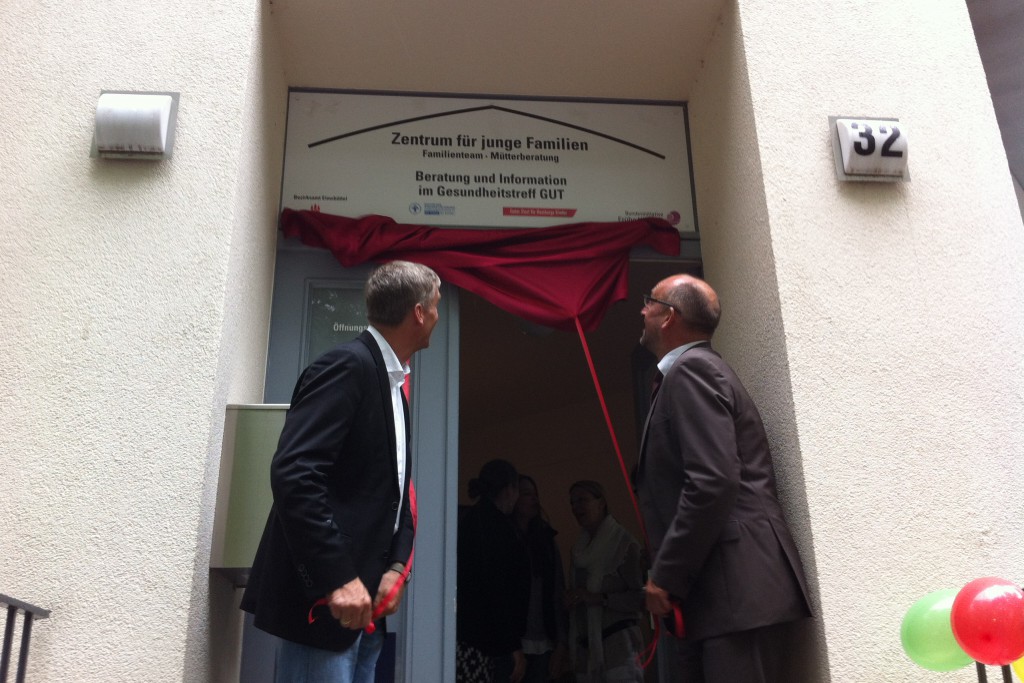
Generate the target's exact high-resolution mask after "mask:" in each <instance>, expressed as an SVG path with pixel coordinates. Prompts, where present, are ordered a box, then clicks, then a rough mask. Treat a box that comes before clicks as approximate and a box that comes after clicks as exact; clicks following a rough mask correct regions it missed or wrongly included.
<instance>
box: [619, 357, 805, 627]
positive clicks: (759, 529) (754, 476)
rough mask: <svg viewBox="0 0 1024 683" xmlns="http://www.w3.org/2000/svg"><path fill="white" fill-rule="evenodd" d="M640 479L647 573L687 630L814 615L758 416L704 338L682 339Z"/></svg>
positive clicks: (658, 401) (651, 427) (659, 399)
mask: <svg viewBox="0 0 1024 683" xmlns="http://www.w3.org/2000/svg"><path fill="white" fill-rule="evenodd" d="M636 486H637V493H638V494H639V501H640V508H641V510H642V512H643V516H644V522H645V524H646V525H647V532H648V536H649V538H650V541H651V545H652V548H651V551H652V554H653V562H652V568H651V578H652V579H653V581H654V583H656V584H657V585H659V586H661V587H662V588H665V589H666V590H668V591H669V593H671V594H672V595H673V596H675V597H676V598H677V599H679V600H680V601H681V603H682V607H683V618H684V620H685V624H686V636H687V638H692V639H695V640H702V639H704V638H709V637H713V636H719V635H723V634H727V633H736V632H739V631H745V630H747V629H751V628H757V627H760V626H767V625H770V624H777V623H783V622H786V621H793V620H795V619H799V618H801V617H804V616H809V615H810V600H809V599H808V593H807V583H806V579H805V578H804V573H803V568H802V566H801V563H800V557H799V555H798V553H797V549H796V545H795V544H794V543H793V538H792V536H791V535H790V533H789V528H788V527H787V525H786V520H785V518H784V517H783V514H782V508H781V506H780V505H779V500H778V495H777V492H776V486H775V473H774V470H773V467H772V458H771V453H770V452H769V450H768V439H767V437H766V435H765V431H764V426H763V425H762V423H761V416H760V414H759V413H758V410H757V407H756V406H755V405H754V403H753V401H752V400H751V399H750V396H749V395H747V392H746V390H745V389H744V388H743V385H742V384H741V383H740V380H739V378H738V377H736V374H735V373H734V372H733V371H732V368H730V367H729V365H728V364H726V362H725V361H724V360H722V357H721V356H719V355H718V354H717V353H716V352H715V351H713V350H712V349H711V347H710V345H709V344H707V343H702V344H700V345H698V346H695V347H693V348H690V349H688V350H687V351H686V352H685V353H683V354H682V355H681V356H680V357H679V358H678V359H677V360H676V362H675V363H674V364H673V365H672V367H671V369H670V370H669V371H668V373H667V374H666V376H665V378H664V380H663V381H662V384H661V388H660V390H659V391H658V394H657V395H656V396H655V397H654V401H653V403H652V405H651V410H650V414H649V415H648V421H647V425H646V427H645V430H644V435H643V441H642V443H641V446H640V460H639V462H638V465H637V470H636Z"/></svg>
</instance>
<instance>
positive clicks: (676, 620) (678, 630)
mask: <svg viewBox="0 0 1024 683" xmlns="http://www.w3.org/2000/svg"><path fill="white" fill-rule="evenodd" d="M574 321H575V322H576V332H577V333H579V336H580V343H581V344H582V345H583V354H584V355H585V356H586V357H587V365H588V366H589V367H590V377H591V379H593V380H594V388H595V389H596V390H597V400H598V401H600V403H601V410H602V411H603V412H604V421H605V424H606V425H607V426H608V433H609V434H610V435H611V438H612V446H614V447H615V457H616V458H618V460H619V469H620V470H621V471H622V479H623V481H625V483H626V490H627V491H629V499H630V500H631V501H632V502H633V511H634V512H635V513H636V520H637V522H638V523H639V524H640V532H641V533H642V534H643V537H644V547H645V548H646V549H647V556H648V557H650V556H651V539H650V538H649V537H648V536H647V527H646V525H645V524H644V518H643V514H642V513H641V512H640V504H639V503H638V502H637V500H636V494H634V493H633V483H632V482H631V481H630V478H629V471H628V470H627V469H626V461H625V460H624V459H623V457H622V450H621V449H620V448H619V440H618V438H616V436H615V428H614V427H613V426H612V419H611V416H610V414H609V413H608V405H607V404H606V403H605V400H604V392H603V391H601V383H600V381H598V379H597V370H596V369H595V368H594V359H593V358H592V357H591V355H590V347H589V346H588V345H587V337H586V335H585V334H584V333H583V325H582V324H580V319H579V318H578V317H577V318H575V319H574ZM671 616H672V622H671V624H672V628H670V629H669V632H670V633H672V635H674V636H675V637H677V638H682V637H683V634H684V632H685V629H684V625H683V611H682V609H680V607H679V605H678V604H676V603H672V615H671ZM659 638H661V619H655V620H654V637H653V638H652V639H651V644H650V645H648V646H647V647H646V648H644V651H643V652H642V653H640V654H639V655H638V656H637V658H638V659H639V660H641V666H642V667H643V668H645V669H646V668H647V667H648V666H650V665H651V662H652V661H654V653H655V651H657V649H658V639H659Z"/></svg>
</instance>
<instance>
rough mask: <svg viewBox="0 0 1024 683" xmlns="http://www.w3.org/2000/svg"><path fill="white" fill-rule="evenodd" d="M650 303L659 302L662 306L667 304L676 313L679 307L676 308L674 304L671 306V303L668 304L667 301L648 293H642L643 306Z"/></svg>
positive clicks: (645, 306)
mask: <svg viewBox="0 0 1024 683" xmlns="http://www.w3.org/2000/svg"><path fill="white" fill-rule="evenodd" d="M651 304H661V305H662V306H668V307H669V308H671V309H672V310H673V311H675V312H676V313H678V312H679V309H678V308H676V307H675V306H673V305H672V304H670V303H669V302H667V301H662V300H661V299H655V298H654V297H653V296H651V295H650V294H644V308H647V307H648V306H650V305H651Z"/></svg>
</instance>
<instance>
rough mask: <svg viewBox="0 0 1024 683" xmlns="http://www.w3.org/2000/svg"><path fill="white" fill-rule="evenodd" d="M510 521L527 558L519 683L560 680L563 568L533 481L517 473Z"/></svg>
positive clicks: (564, 630) (564, 620)
mask: <svg viewBox="0 0 1024 683" xmlns="http://www.w3.org/2000/svg"><path fill="white" fill-rule="evenodd" d="M512 520H513V521H514V522H515V525H516V529H517V530H518V531H519V534H520V536H521V537H522V538H523V540H524V541H525V543H526V549H527V552H528V553H529V560H530V603H529V610H528V611H527V619H526V633H525V634H524V635H523V653H524V654H525V655H526V674H525V676H524V677H523V683H544V682H545V681H550V680H556V679H558V678H559V677H560V675H561V673H562V671H563V668H564V664H565V656H566V653H567V649H566V638H567V635H568V614H567V613H566V610H565V570H564V569H563V566H562V554H561V553H560V552H559V550H558V544H557V543H556V542H555V536H556V535H557V534H558V532H557V531H555V530H554V529H552V528H551V525H550V524H549V523H548V521H547V520H546V519H545V517H544V514H543V508H542V507H541V504H540V494H539V492H538V490H537V482H536V481H534V479H533V477H531V476H529V475H526V474H520V475H519V499H518V500H517V501H516V505H515V508H514V509H513V511H512Z"/></svg>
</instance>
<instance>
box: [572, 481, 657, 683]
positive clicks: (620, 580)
mask: <svg viewBox="0 0 1024 683" xmlns="http://www.w3.org/2000/svg"><path fill="white" fill-rule="evenodd" d="M569 503H570V505H571V506H572V514H573V516H574V517H576V521H577V522H579V524H580V527H581V532H580V536H579V539H578V540H577V541H576V544H575V545H573V548H572V561H571V563H570V571H569V590H568V591H567V592H566V603H567V605H568V606H569V610H570V612H569V648H570V657H571V658H572V662H573V670H574V671H575V673H576V681H577V683H604V682H606V681H618V682H622V683H627V682H628V683H643V680H644V675H643V669H642V668H641V666H640V663H639V662H638V655H639V653H640V652H641V650H642V649H643V637H642V635H641V633H640V615H641V613H642V610H643V608H644V564H643V556H642V554H641V552H640V544H639V543H638V542H637V540H636V539H635V538H633V536H631V535H630V533H629V532H628V531H626V530H625V529H624V528H623V527H622V525H620V524H619V523H618V522H617V521H616V520H615V518H614V517H612V516H611V515H610V514H609V513H608V501H607V499H606V498H605V493H604V488H603V487H602V486H601V485H600V484H599V483H597V482H596V481H578V482H576V483H575V484H573V485H572V486H571V487H569Z"/></svg>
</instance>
